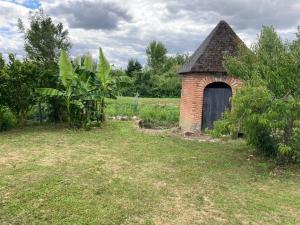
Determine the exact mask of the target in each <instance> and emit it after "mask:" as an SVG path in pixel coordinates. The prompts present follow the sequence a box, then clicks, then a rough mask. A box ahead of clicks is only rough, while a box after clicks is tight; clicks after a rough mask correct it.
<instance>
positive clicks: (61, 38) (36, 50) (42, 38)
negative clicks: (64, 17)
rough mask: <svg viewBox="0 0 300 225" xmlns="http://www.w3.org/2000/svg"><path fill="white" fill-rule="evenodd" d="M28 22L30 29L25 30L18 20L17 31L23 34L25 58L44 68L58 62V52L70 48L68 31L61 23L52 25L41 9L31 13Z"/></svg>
mask: <svg viewBox="0 0 300 225" xmlns="http://www.w3.org/2000/svg"><path fill="white" fill-rule="evenodd" d="M29 21H30V28H29V29H28V30H25V29H24V26H23V22H22V20H20V19H19V30H20V31H22V32H23V33H24V34H25V52H26V54H27V57H28V58H29V59H31V60H33V61H35V62H37V63H40V64H43V65H44V66H45V65H49V64H53V63H54V62H58V58H59V53H60V51H61V50H62V49H63V50H66V51H67V50H68V49H70V47H71V43H70V40H69V38H68V35H69V32H68V30H64V27H63V24H62V23H58V24H54V23H53V21H52V18H51V17H49V16H47V15H45V13H44V11H43V10H42V9H40V10H39V11H36V12H31V13H30V15H29Z"/></svg>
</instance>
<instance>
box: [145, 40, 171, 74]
mask: <svg viewBox="0 0 300 225" xmlns="http://www.w3.org/2000/svg"><path fill="white" fill-rule="evenodd" d="M167 52H168V51H167V49H166V47H165V46H164V45H163V43H161V42H157V41H152V42H151V43H150V44H149V45H148V47H147V49H146V54H147V62H148V66H149V67H150V68H151V69H152V70H153V71H154V73H157V74H159V73H160V72H162V71H163V69H164V65H165V63H166V61H167Z"/></svg>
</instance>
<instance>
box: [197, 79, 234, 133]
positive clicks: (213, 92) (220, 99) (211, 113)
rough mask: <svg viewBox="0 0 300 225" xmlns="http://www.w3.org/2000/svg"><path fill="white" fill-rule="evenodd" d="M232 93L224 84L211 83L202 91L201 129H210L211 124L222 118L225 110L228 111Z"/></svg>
mask: <svg viewBox="0 0 300 225" xmlns="http://www.w3.org/2000/svg"><path fill="white" fill-rule="evenodd" d="M231 96H232V91H231V88H230V86H228V85H227V84H225V83H213V84H211V85H209V86H207V87H206V88H205V90H204V102H203V111H202V112H203V115H202V129H203V130H205V129H206V128H207V129H212V128H213V123H214V122H215V121H216V120H218V119H220V118H221V117H222V113H224V112H225V110H230V108H231V106H230V97H231Z"/></svg>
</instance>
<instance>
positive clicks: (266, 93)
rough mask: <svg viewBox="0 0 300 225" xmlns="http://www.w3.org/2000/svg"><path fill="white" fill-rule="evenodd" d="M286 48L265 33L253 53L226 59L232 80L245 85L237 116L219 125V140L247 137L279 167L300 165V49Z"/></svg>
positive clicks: (228, 116) (270, 30)
mask: <svg viewBox="0 0 300 225" xmlns="http://www.w3.org/2000/svg"><path fill="white" fill-rule="evenodd" d="M297 38H298V39H297V40H296V41H294V42H292V43H290V42H287V43H283V41H282V40H281V39H280V37H279V36H278V34H277V33H276V31H275V29H274V28H273V27H263V28H262V31H261V33H260V36H259V39H258V42H257V43H256V44H255V45H254V46H253V48H252V51H249V50H248V49H246V48H243V47H241V51H240V53H239V55H238V56H237V57H227V58H226V60H225V66H226V69H227V72H228V73H229V74H233V75H235V76H238V77H240V78H242V79H244V80H245V81H246V84H245V85H244V86H243V87H242V88H241V89H240V90H238V92H237V94H236V95H235V96H234V97H233V98H232V105H233V111H232V112H231V113H226V114H225V116H224V119H223V120H221V121H218V122H216V124H215V130H214V131H213V133H215V134H232V135H234V136H236V134H237V133H238V132H240V131H242V132H244V133H245V136H246V139H247V142H248V143H249V144H250V145H252V146H254V147H255V149H256V150H257V151H258V152H260V153H263V154H265V155H267V156H273V157H276V158H277V159H278V160H279V161H280V162H291V161H300V147H299V145H297V143H300V101H299V99H300V91H299V87H300V69H299V68H300V45H298V44H297V42H298V40H299V37H297Z"/></svg>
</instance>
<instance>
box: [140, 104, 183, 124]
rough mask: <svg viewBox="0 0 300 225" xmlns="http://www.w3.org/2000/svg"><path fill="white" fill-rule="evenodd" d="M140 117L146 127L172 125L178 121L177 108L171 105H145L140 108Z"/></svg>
mask: <svg viewBox="0 0 300 225" xmlns="http://www.w3.org/2000/svg"><path fill="white" fill-rule="evenodd" d="M139 116H140V118H141V119H142V120H143V123H144V126H145V127H147V128H159V127H163V128H169V127H174V126H176V125H177V124H178V121H179V110H178V108H175V107H172V106H166V105H165V106H159V105H157V106H154V107H153V106H152V107H149V106H146V107H143V108H141V110H140V115H139Z"/></svg>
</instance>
